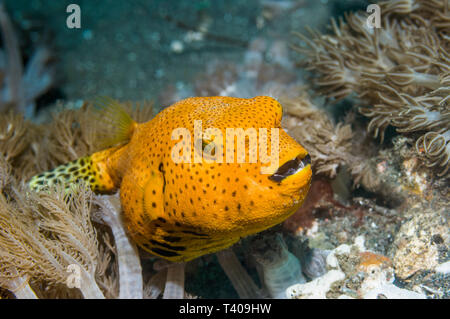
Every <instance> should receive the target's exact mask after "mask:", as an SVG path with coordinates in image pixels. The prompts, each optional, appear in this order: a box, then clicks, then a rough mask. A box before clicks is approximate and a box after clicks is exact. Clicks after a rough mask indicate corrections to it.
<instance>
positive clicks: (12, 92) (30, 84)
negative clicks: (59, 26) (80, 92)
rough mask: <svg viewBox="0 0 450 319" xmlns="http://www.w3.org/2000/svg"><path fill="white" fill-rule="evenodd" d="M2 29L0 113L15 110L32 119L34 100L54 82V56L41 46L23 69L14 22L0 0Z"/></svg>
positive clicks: (34, 107)
mask: <svg viewBox="0 0 450 319" xmlns="http://www.w3.org/2000/svg"><path fill="white" fill-rule="evenodd" d="M0 30H1V33H2V37H3V43H4V48H3V50H0V70H1V72H0V73H1V75H0V112H5V111H8V110H15V111H17V112H21V113H23V114H24V115H25V117H27V118H31V117H32V116H33V115H34V113H35V109H36V104H35V100H36V99H37V98H38V97H39V96H41V95H42V94H44V93H45V92H46V91H48V90H49V89H50V88H51V87H52V86H53V85H54V84H55V74H54V73H55V71H54V66H53V65H52V59H53V56H52V54H51V53H50V51H49V50H48V49H47V48H45V47H39V48H37V49H36V51H35V52H34V54H33V55H32V56H31V58H30V60H29V61H28V64H27V66H26V68H25V70H24V67H23V65H22V57H21V55H20V50H19V44H18V39H17V37H16V34H15V32H14V29H13V26H12V23H11V21H10V19H9V16H8V14H7V12H6V10H5V7H4V4H3V2H1V3H0Z"/></svg>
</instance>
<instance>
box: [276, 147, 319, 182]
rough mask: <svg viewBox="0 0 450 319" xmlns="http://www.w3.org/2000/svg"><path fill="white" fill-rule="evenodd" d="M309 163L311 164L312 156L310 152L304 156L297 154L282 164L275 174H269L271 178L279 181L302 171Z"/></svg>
mask: <svg viewBox="0 0 450 319" xmlns="http://www.w3.org/2000/svg"><path fill="white" fill-rule="evenodd" d="M308 164H311V157H310V156H309V154H308V155H306V156H305V157H303V158H300V156H297V157H296V158H294V159H292V160H290V161H287V162H286V163H284V164H283V165H281V166H280V167H279V168H278V170H277V171H276V172H275V173H274V174H273V175H271V176H269V179H270V180H272V181H274V182H278V183H279V182H281V181H282V180H283V179H285V178H286V177H288V176H290V175H294V174H295V173H297V172H299V171H301V170H302V169H304V168H305V167H306V166H308Z"/></svg>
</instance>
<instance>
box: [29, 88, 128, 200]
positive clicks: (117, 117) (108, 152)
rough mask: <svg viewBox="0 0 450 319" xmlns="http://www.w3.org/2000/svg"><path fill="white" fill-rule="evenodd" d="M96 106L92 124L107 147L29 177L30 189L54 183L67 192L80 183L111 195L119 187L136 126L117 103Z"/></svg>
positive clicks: (101, 102)
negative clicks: (96, 127) (100, 129)
mask: <svg viewBox="0 0 450 319" xmlns="http://www.w3.org/2000/svg"><path fill="white" fill-rule="evenodd" d="M95 106H96V108H97V111H98V112H96V118H95V123H98V125H99V126H100V127H101V128H104V130H103V131H100V133H99V136H98V138H99V139H100V143H101V145H102V146H103V147H104V148H106V147H108V148H106V149H104V150H102V151H99V152H96V153H94V154H92V155H90V156H84V157H82V158H79V159H77V160H74V161H72V162H69V163H66V164H63V165H60V166H58V167H56V168H55V169H53V170H51V171H48V172H44V173H42V174H39V175H36V176H34V177H32V178H31V180H30V181H29V182H28V185H29V187H30V188H31V189H34V190H42V189H44V188H46V187H48V186H52V185H56V184H63V185H64V187H65V188H66V189H69V188H70V187H71V185H72V184H74V183H78V182H80V181H84V183H86V184H88V185H89V186H90V187H91V189H92V190H93V191H94V192H96V193H111V192H114V191H115V190H116V189H117V188H118V186H119V184H120V179H121V175H122V174H121V172H122V170H123V165H124V163H127V162H128V161H126V159H124V157H126V155H127V150H126V143H127V142H128V141H129V140H130V138H131V136H132V135H133V132H134V130H135V128H136V126H137V123H136V122H135V121H133V119H132V118H131V116H130V115H129V114H128V113H127V111H126V110H125V109H124V108H123V106H122V105H121V104H120V103H119V102H117V101H115V100H113V99H111V98H107V97H101V98H98V99H97V100H96V102H95Z"/></svg>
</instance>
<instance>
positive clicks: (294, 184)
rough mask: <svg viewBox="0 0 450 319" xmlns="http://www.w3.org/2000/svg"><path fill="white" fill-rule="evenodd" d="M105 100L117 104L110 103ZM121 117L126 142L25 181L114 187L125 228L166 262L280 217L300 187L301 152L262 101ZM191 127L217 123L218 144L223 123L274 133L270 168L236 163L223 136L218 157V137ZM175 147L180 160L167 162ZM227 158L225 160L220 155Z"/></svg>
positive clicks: (200, 100) (271, 105)
mask: <svg viewBox="0 0 450 319" xmlns="http://www.w3.org/2000/svg"><path fill="white" fill-rule="evenodd" d="M106 104H111V105H112V110H113V111H114V110H115V109H117V110H118V105H116V103H115V102H107V103H106ZM117 112H118V113H120V111H117ZM124 116H125V115H123V114H121V115H120V116H119V121H118V123H119V124H120V125H118V127H120V131H121V132H122V133H121V134H122V136H127V140H126V142H124V143H122V144H121V145H118V146H115V147H111V148H108V149H106V150H103V151H100V152H97V153H94V154H92V155H90V156H87V157H84V158H81V159H78V160H76V161H74V162H71V163H69V164H66V165H62V166H60V167H59V168H56V169H55V170H53V171H51V172H47V173H44V174H41V175H38V176H36V177H34V178H33V179H32V180H31V181H30V183H29V184H30V186H31V187H33V188H38V189H39V188H40V187H42V186H44V185H48V184H51V183H52V180H53V181H55V180H64V181H65V182H66V183H67V182H69V183H70V182H74V181H75V180H76V179H83V180H85V181H87V182H88V183H89V184H90V185H91V188H92V189H93V190H94V191H95V192H97V193H108V192H114V191H115V190H117V189H120V199H121V204H122V209H123V217H124V222H125V225H126V227H127V230H128V233H129V235H130V236H131V238H132V239H133V240H134V241H135V242H136V243H137V244H138V245H139V246H140V247H142V248H143V249H144V250H146V251H149V252H150V253H153V254H155V255H158V256H160V257H163V258H165V259H168V260H171V261H189V260H192V259H194V258H197V257H199V256H201V255H204V254H207V253H212V252H216V251H218V250H221V249H224V248H226V247H228V246H231V245H232V244H234V243H236V242H237V241H239V239H240V238H242V237H245V236H248V235H250V234H254V233H257V232H260V231H262V230H264V229H267V228H270V227H272V226H274V225H276V224H278V223H280V222H282V221H284V220H285V219H286V218H287V217H289V216H290V215H291V214H292V213H293V212H295V211H296V210H297V209H298V208H299V206H300V205H301V204H302V203H303V201H304V199H305V197H306V194H307V192H308V190H309V186H310V182H311V175H312V172H311V166H310V164H309V155H308V153H307V151H306V150H305V149H304V148H303V147H302V146H301V145H299V144H298V143H297V142H296V141H295V140H293V139H292V138H291V137H290V136H289V135H287V133H285V132H284V130H282V129H281V117H282V108H281V105H280V104H279V103H278V102H277V101H276V100H274V99H272V98H270V97H266V96H260V97H255V98H252V99H240V98H232V97H194V98H188V99H185V100H182V101H179V102H177V103H175V104H173V105H172V106H170V107H168V108H166V109H164V110H162V111H161V112H160V113H159V114H157V115H156V116H155V117H154V118H153V119H152V120H151V121H149V122H146V123H142V124H137V123H134V122H133V121H131V120H129V119H124ZM198 121H201V122H198ZM196 123H201V125H202V130H203V131H206V130H207V129H208V128H211V129H213V128H215V129H219V130H220V131H222V132H223V136H224V138H223V140H225V136H226V133H225V131H226V129H227V128H242V129H243V130H246V129H249V128H254V129H255V131H256V132H257V137H258V141H259V139H260V137H261V134H262V133H260V132H261V131H260V129H267V130H268V132H269V133H268V136H267V142H268V143H267V144H268V145H269V148H272V144H271V141H272V136H271V135H270V132H271V129H274V128H276V129H279V130H278V132H279V133H278V134H279V136H278V137H279V143H278V147H279V152H278V163H279V165H278V166H277V167H275V169H273V170H272V172H271V173H269V174H262V173H261V168H262V167H267V166H268V165H267V164H265V163H262V162H261V161H259V160H258V161H257V162H249V161H244V162H242V161H241V162H239V160H238V152H235V150H236V148H237V147H238V143H239V139H238V137H235V138H234V139H233V141H234V142H236V144H235V143H233V144H232V145H231V146H230V145H229V144H228V143H224V144H223V145H224V146H223V157H220V156H219V155H221V154H220V152H219V151H218V150H219V143H218V144H217V145H215V144H214V143H213V142H212V140H213V138H217V136H218V134H215V135H214V134H210V136H209V138H204V135H198V134H197V135H196V134H195V128H196V127H195V125H196ZM180 128H183V129H185V131H187V132H190V133H191V134H190V139H185V138H184V137H185V136H182V135H177V134H174V132H177V131H176V130H177V129H180ZM213 132H214V131H213ZM215 132H217V131H215ZM118 136H120V134H119V135H118ZM199 139H200V141H199ZM219 140H220V139H219ZM214 141H217V140H214ZM249 141H250V139H249V138H248V137H244V139H241V143H243V144H245V155H246V157H245V158H246V159H249V158H250V152H251V149H252V147H253V148H254V147H256V146H253V144H252V145H250V143H249ZM199 145H200V147H199ZM208 145H214V146H215V147H214V152H210V153H209V156H210V158H209V160H208V158H207V156H204V157H201V158H200V161H199V160H198V156H199V154H200V155H201V153H202V151H203V150H204V149H205V146H208ZM241 146H243V145H241ZM176 147H178V149H177V150H179V152H175V153H177V154H178V155H180V157H182V159H183V161H181V162H176V161H174V157H173V156H174V154H175V153H174V148H175V149H176ZM209 150H211V148H210V149H209ZM231 152H233V155H230V154H231ZM177 154H175V155H177ZM227 154H228V155H230V156H229V157H228V159H233V161H231V162H230V161H227V160H225V159H226V158H227ZM218 158H222V159H223V161H222V162H220V160H217V159H218Z"/></svg>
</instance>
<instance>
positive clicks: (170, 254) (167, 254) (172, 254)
mask: <svg viewBox="0 0 450 319" xmlns="http://www.w3.org/2000/svg"><path fill="white" fill-rule="evenodd" d="M150 251H152V252H154V253H155V254H157V255H161V256H164V257H176V256H181V255H180V254H179V253H176V252H174V251H167V250H164V249H159V248H152V249H150Z"/></svg>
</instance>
